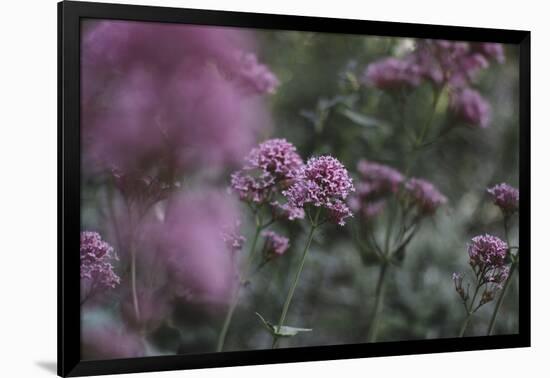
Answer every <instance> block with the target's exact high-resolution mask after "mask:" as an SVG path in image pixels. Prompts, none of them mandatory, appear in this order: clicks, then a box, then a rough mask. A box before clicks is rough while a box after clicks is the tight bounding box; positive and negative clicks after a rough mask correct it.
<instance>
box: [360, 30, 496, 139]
mask: <svg viewBox="0 0 550 378" xmlns="http://www.w3.org/2000/svg"><path fill="white" fill-rule="evenodd" d="M504 59H505V56H504V49H503V46H502V45H501V44H498V43H468V42H454V41H446V40H429V39H428V40H421V41H419V42H418V45H417V48H416V49H415V50H414V51H413V52H411V53H409V54H408V55H406V56H404V57H403V58H384V59H382V60H379V61H377V62H373V63H371V64H369V65H368V66H367V68H366V70H365V73H364V77H363V82H364V83H365V84H368V85H372V86H375V87H377V88H380V89H383V90H396V89H397V90H399V89H403V88H411V87H416V86H418V85H420V84H421V83H422V82H423V80H427V81H428V82H431V83H432V84H434V85H436V86H438V87H441V86H443V85H445V84H448V85H449V86H450V87H451V89H452V99H451V110H452V111H453V112H454V113H455V114H456V115H457V116H458V117H459V119H460V120H462V121H464V122H466V123H468V124H471V125H474V126H479V127H482V128H483V127H487V126H488V125H489V122H490V118H491V112H490V106H489V103H488V102H487V101H486V100H485V99H483V97H481V95H480V94H479V93H478V92H476V91H475V90H473V89H470V88H469V86H470V85H471V83H472V80H473V79H474V78H475V76H476V74H477V73H478V72H479V71H480V70H482V69H485V68H487V67H489V65H490V62H491V61H496V62H498V63H503V62H504Z"/></svg>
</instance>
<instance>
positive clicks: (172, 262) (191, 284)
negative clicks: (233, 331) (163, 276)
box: [150, 190, 243, 303]
mask: <svg viewBox="0 0 550 378" xmlns="http://www.w3.org/2000/svg"><path fill="white" fill-rule="evenodd" d="M237 219H238V212H237V206H236V204H235V203H233V201H231V198H230V197H229V196H227V195H226V194H224V193H221V192H218V191H214V190H203V191H201V192H200V193H198V192H186V193H182V194H180V195H179V196H178V197H172V198H171V201H170V206H168V207H167V209H166V214H165V217H164V222H160V223H159V224H157V225H156V226H155V225H153V226H152V227H151V228H150V234H151V239H155V240H156V245H157V250H158V251H159V253H160V258H162V259H163V261H164V263H165V265H166V268H167V270H168V276H169V277H170V284H169V286H170V287H171V288H172V289H173V290H174V292H175V295H176V296H178V297H182V298H191V299H193V300H197V301H199V302H201V303H220V302H225V301H227V300H228V299H229V298H230V293H231V292H232V289H233V286H234V284H235V280H234V278H235V276H236V271H235V264H234V256H233V254H232V253H229V252H231V251H232V250H234V249H235V248H236V247H240V246H241V244H242V242H243V240H242V239H240V238H239V237H237V238H236V239H234V240H233V241H232V242H231V243H230V245H228V243H227V239H226V240H224V238H223V236H222V235H223V233H224V231H225V230H227V225H232V224H235V222H236V220H237Z"/></svg>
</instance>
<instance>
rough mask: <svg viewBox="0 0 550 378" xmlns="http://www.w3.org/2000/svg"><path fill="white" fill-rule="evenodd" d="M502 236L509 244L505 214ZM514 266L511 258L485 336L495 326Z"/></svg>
mask: <svg viewBox="0 0 550 378" xmlns="http://www.w3.org/2000/svg"><path fill="white" fill-rule="evenodd" d="M504 236H505V238H506V243H508V246H510V238H509V236H508V216H506V215H505V216H504ZM510 253H511V252H510ZM516 253H519V251H518V252H516ZM516 267H517V260H515V259H513V260H512V265H511V266H510V272H508V277H507V278H506V281H505V282H504V286H503V287H502V290H501V292H500V295H499V297H498V299H497V303H496V305H495V309H494V310H493V315H491V321H490V322H489V328H487V336H490V335H491V334H492V333H493V330H494V328H495V322H496V320H497V315H498V312H499V311H500V307H501V306H502V301H503V300H504V296H505V295H506V292H507V290H508V286H510V282H511V281H512V276H513V275H514V272H515V271H516Z"/></svg>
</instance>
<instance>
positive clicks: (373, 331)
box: [367, 261, 388, 343]
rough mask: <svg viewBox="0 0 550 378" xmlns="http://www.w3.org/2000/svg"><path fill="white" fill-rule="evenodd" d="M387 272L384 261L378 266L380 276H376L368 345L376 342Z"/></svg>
mask: <svg viewBox="0 0 550 378" xmlns="http://www.w3.org/2000/svg"><path fill="white" fill-rule="evenodd" d="M387 271H388V262H387V261H384V262H383V263H382V265H381V266H380V274H379V275H378V283H377V284H376V300H375V303H374V311H373V317H372V322H371V324H370V326H369V331H368V334H367V341H368V342H369V343H373V342H375V341H376V336H377V333H378V323H379V320H380V315H381V314H382V306H383V303H384V291H385V287H386V273H387Z"/></svg>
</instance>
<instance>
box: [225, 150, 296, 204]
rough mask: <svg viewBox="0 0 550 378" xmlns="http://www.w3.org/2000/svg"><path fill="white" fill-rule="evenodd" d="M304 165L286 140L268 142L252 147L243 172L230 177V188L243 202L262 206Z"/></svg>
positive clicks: (241, 170)
mask: <svg viewBox="0 0 550 378" xmlns="http://www.w3.org/2000/svg"><path fill="white" fill-rule="evenodd" d="M302 165H303V161H302V158H301V157H300V155H298V153H297V152H296V147H295V146H294V145H293V144H291V143H289V142H287V141H286V140H285V139H270V140H267V141H265V142H263V143H261V144H260V145H259V146H258V147H255V148H253V149H252V150H251V151H250V153H249V154H248V155H247V156H246V158H245V164H244V167H243V168H242V169H240V170H239V171H237V172H235V173H233V174H232V175H231V187H232V189H233V190H234V191H235V192H236V193H238V195H239V197H240V199H241V200H243V201H248V202H253V203H264V202H266V201H268V200H270V198H271V197H272V196H273V195H274V194H275V192H277V190H278V189H281V188H284V187H285V186H287V185H289V181H291V180H292V178H293V177H294V175H295V172H297V171H298V170H299V169H300V168H301V166H302Z"/></svg>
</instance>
